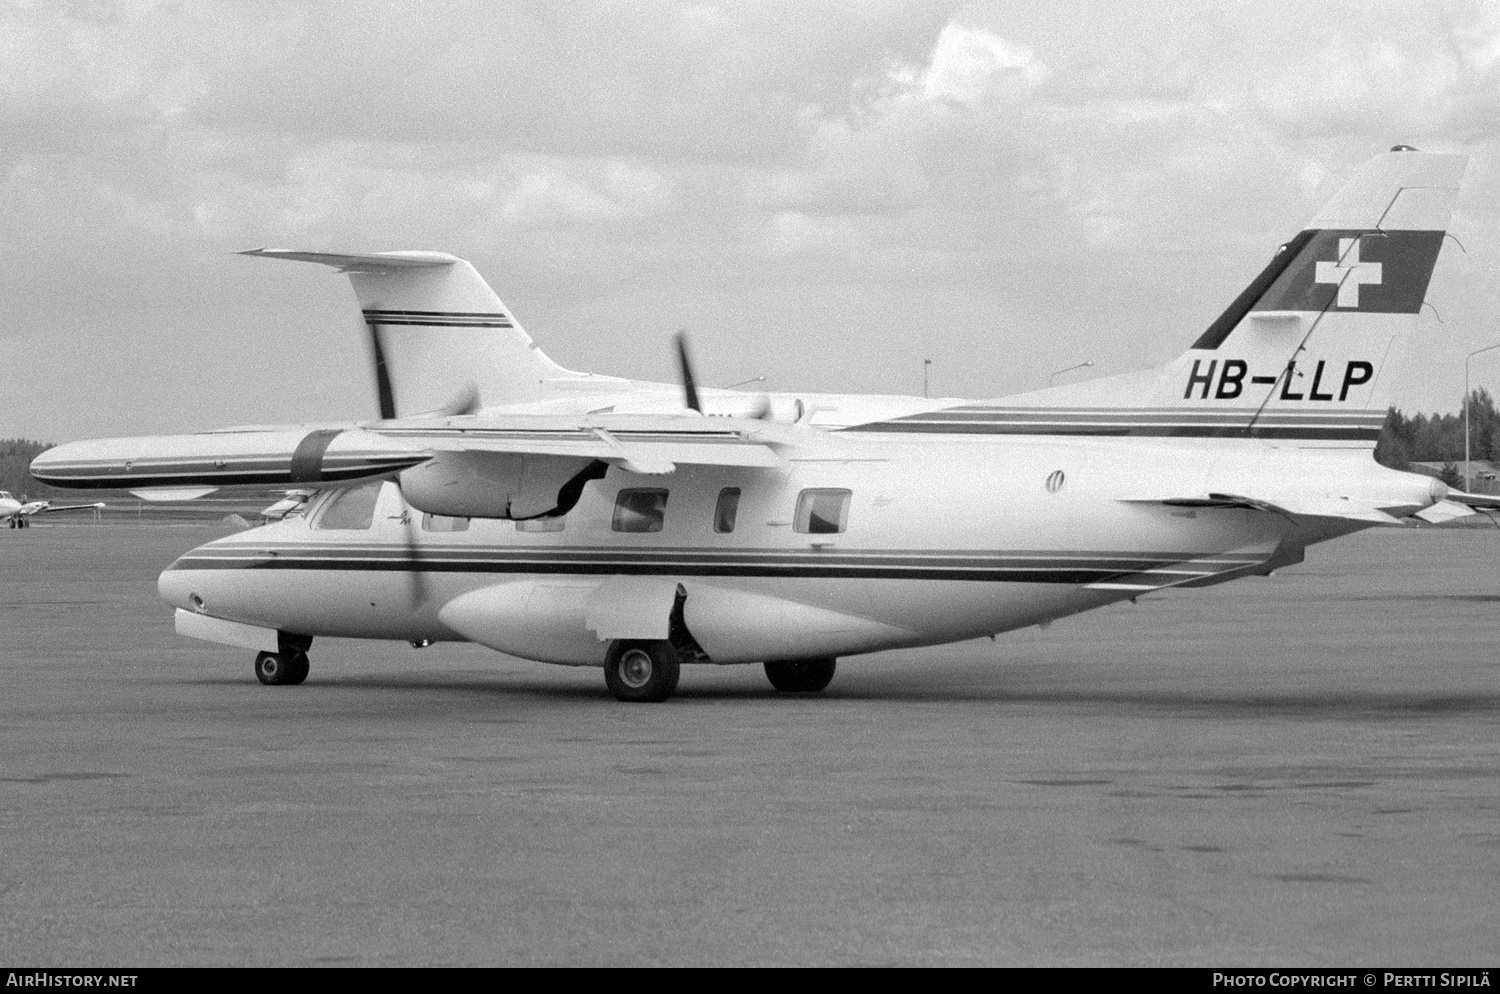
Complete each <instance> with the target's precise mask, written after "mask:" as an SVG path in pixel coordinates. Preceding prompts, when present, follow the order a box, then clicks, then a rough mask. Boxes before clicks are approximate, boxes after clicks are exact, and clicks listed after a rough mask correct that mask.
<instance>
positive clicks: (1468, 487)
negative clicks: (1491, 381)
mask: <svg viewBox="0 0 1500 994" xmlns="http://www.w3.org/2000/svg"><path fill="white" fill-rule="evenodd" d="M1490 349H1500V342H1496V343H1495V344H1494V345H1486V346H1485V347H1484V348H1482V349H1475V350H1474V351H1473V352H1470V353H1469V354H1468V355H1466V356H1464V490H1465V491H1466V492H1468V493H1472V492H1473V491H1474V483H1473V481H1472V480H1470V479H1469V474H1470V472H1471V466H1470V462H1469V406H1470V404H1469V360H1470V359H1472V358H1474V357H1475V356H1477V355H1479V353H1481V352H1488V351H1489V350H1490Z"/></svg>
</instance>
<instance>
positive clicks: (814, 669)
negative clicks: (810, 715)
mask: <svg viewBox="0 0 1500 994" xmlns="http://www.w3.org/2000/svg"><path fill="white" fill-rule="evenodd" d="M837 665H838V660H837V659H834V658H833V657H832V656H827V657H823V658H821V659H778V660H775V661H774V662H768V663H766V679H768V680H770V681H771V686H773V687H775V688H776V689H777V690H781V691H786V692H789V693H800V694H812V693H816V692H817V691H820V690H822V689H823V688H825V687H827V686H828V684H829V683H831V682H832V681H833V671H834V668H835V667H836V666H837Z"/></svg>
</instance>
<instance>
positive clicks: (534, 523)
mask: <svg viewBox="0 0 1500 994" xmlns="http://www.w3.org/2000/svg"><path fill="white" fill-rule="evenodd" d="M563 521H564V519H563V518H527V519H526V520H525V521H517V522H516V531H518V532H560V531H562V530H563Z"/></svg>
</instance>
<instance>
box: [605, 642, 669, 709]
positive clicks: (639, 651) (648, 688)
mask: <svg viewBox="0 0 1500 994" xmlns="http://www.w3.org/2000/svg"><path fill="white" fill-rule="evenodd" d="M681 672H682V670H681V666H680V661H679V659H678V657H677V650H676V649H674V648H672V643H670V642H658V641H636V640H634V639H618V640H616V641H615V642H614V643H613V644H612V645H611V646H610V647H609V655H608V656H606V657H605V658H604V682H605V683H606V684H608V685H609V689H610V691H611V692H612V693H613V694H614V695H615V697H617V698H619V699H620V700H622V701H628V702H630V703H643V702H647V701H664V700H666V699H667V698H668V697H671V696H672V691H674V690H676V689H677V678H678V676H680V675H681Z"/></svg>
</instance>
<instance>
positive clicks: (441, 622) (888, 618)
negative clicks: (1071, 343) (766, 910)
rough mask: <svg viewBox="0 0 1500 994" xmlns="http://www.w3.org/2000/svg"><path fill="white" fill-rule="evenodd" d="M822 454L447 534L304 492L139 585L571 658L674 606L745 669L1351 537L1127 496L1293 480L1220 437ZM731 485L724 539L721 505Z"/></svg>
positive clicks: (704, 643)
mask: <svg viewBox="0 0 1500 994" xmlns="http://www.w3.org/2000/svg"><path fill="white" fill-rule="evenodd" d="M821 448H822V449H824V450H825V451H822V452H820V451H819V449H820V446H819V445H816V444H815V445H810V446H808V447H806V448H804V449H803V450H800V451H799V452H798V453H797V454H796V455H795V456H794V457H793V458H791V459H790V460H789V461H788V462H787V464H786V466H785V467H784V468H782V469H774V470H768V469H756V468H736V467H707V466H697V467H691V466H683V467H679V468H678V469H677V471H676V472H674V473H671V474H667V475H660V476H651V475H640V474H634V473H626V472H622V471H620V470H618V469H611V470H610V471H609V472H608V474H607V475H606V476H605V477H604V478H603V479H601V480H596V481H593V482H591V483H590V484H589V485H588V486H587V487H586V488H585V491H584V494H583V496H582V498H581V499H580V500H579V502H578V504H577V506H576V507H574V508H573V509H572V510H571V511H570V512H569V513H568V514H567V515H566V516H565V517H563V518H560V519H553V520H552V521H551V522H550V523H548V522H520V523H517V522H512V521H505V520H484V519H473V520H471V521H469V522H468V524H467V528H466V530H462V531H434V530H429V529H431V528H434V527H437V528H444V527H452V526H453V524H454V522H453V521H451V520H446V519H432V518H431V517H430V516H424V515H422V514H420V513H419V512H416V511H413V510H411V509H410V508H409V507H408V506H407V505H406V503H405V502H404V501H403V500H402V498H401V495H400V492H399V490H398V488H397V487H396V486H395V485H394V484H391V483H386V484H385V485H384V486H383V487H382V489H381V491H380V493H379V498H378V502H377V503H376V504H375V506H374V508H373V514H371V515H370V520H369V524H368V526H367V527H352V528H341V527H329V524H330V522H332V523H333V524H338V523H339V522H338V521H337V520H332V515H331V513H330V512H329V510H328V509H329V507H330V506H331V504H332V502H333V499H334V498H333V497H332V496H330V497H324V498H320V499H319V500H318V501H315V503H314V505H313V506H312V507H311V508H310V509H309V511H308V512H307V513H306V514H305V515H303V516H301V517H296V518H292V519H289V520H287V521H284V522H280V523H277V524H272V525H267V526H264V527H261V528H257V529H254V530H251V531H247V532H244V533H240V534H236V535H232V536H229V537H227V538H223V539H219V540H217V541H215V542H211V543H209V544H207V545H205V546H202V547H200V548H198V549H195V550H193V551H192V552H190V553H188V554H187V555H185V556H183V557H182V558H181V559H179V560H178V561H177V562H176V563H174V564H173V565H172V566H171V567H170V568H169V569H168V570H166V571H165V572H164V573H163V574H162V576H161V580H160V584H159V587H160V591H161V594H162V596H163V597H164V598H165V599H166V600H167V601H169V602H170V603H172V604H174V605H176V606H177V607H179V608H181V609H184V610H186V611H191V612H195V613H200V614H205V615H208V616H211V617H213V618H220V619H226V620H229V621H234V622H240V623H243V624H248V625H254V626H258V627H261V628H271V629H277V630H280V631H283V632H291V633H296V634H298V635H303V636H319V635H323V636H345V637H358V638H379V639H403V640H410V641H422V640H429V641H441V640H453V639H471V640H474V641H479V642H482V643H484V644H486V645H489V646H491V647H493V648H496V649H500V650H502V651H505V652H508V653H511V654H513V655H517V656H522V657H525V658H530V659H537V660H541V661H545V662H554V663H571V664H598V663H600V662H602V661H603V658H604V654H605V652H606V649H607V647H608V640H609V639H610V638H615V637H631V636H632V635H633V634H634V629H633V627H632V626H637V625H638V626H640V627H641V628H642V630H649V629H652V628H653V626H654V627H657V628H661V629H662V630H663V631H664V630H665V627H666V626H667V624H668V618H667V617H666V616H667V615H668V614H670V613H671V612H672V611H673V610H674V608H677V609H680V610H681V618H680V619H678V621H679V622H681V623H685V626H686V629H687V630H688V631H689V632H690V633H691V635H692V637H693V638H694V639H696V641H697V643H698V644H699V645H700V646H701V648H702V649H703V651H704V655H706V657H707V658H708V659H710V660H712V661H714V662H725V663H728V662H754V661H762V660H766V659H774V658H799V657H806V656H809V655H814V654H819V655H828V656H835V655H848V654H853V653H861V652H871V651H877V650H882V649H889V648H897V647H903V646H916V645H931V644H940V643H945V642H952V641H958V640H962V639H968V638H973V637H977V636H982V635H989V634H994V633H998V632H1004V631H1008V630H1012V629H1016V628H1021V627H1025V626H1028V625H1033V624H1037V623H1041V622H1046V621H1049V620H1052V619H1054V618H1058V617H1062V616H1066V615H1070V614H1075V613H1077V612H1079V611H1084V610H1088V609H1090V608H1094V607H1099V606H1101V605H1104V604H1107V603H1110V602H1112V601H1116V600H1120V599H1122V598H1128V597H1134V596H1138V595H1139V594H1141V593H1144V592H1147V591H1149V590H1152V589H1158V588H1161V587H1165V586H1172V585H1183V584H1187V585H1206V584H1208V583H1214V582H1222V581H1224V580H1227V579H1232V578H1234V577H1236V576H1242V575H1247V574H1251V573H1255V572H1267V571H1268V570H1269V569H1271V568H1274V567H1275V566H1277V565H1281V564H1284V563H1285V562H1295V561H1298V560H1299V559H1300V557H1301V549H1302V548H1303V547H1304V546H1305V545H1307V544H1309V543H1311V542H1315V541H1321V540H1323V539H1325V538H1331V537H1334V536H1335V535H1339V534H1347V533H1348V532H1350V531H1353V530H1357V529H1358V528H1360V527H1364V525H1363V524H1361V523H1359V522H1348V521H1339V522H1329V523H1327V524H1325V525H1323V526H1313V525H1309V524H1308V523H1306V522H1305V521H1303V522H1302V523H1300V524H1299V523H1297V522H1294V521H1293V520H1292V519H1290V518H1287V517H1282V516H1278V515H1275V514H1266V513H1262V512H1260V511H1256V510H1252V509H1246V508H1237V507H1180V506H1168V505H1165V504H1162V503H1160V502H1149V501H1134V500H1133V499H1132V496H1133V495H1134V494H1135V493H1137V492H1140V491H1143V490H1144V488H1146V487H1147V486H1148V485H1149V487H1150V490H1151V492H1153V493H1157V494H1160V493H1163V492H1180V493H1182V494H1195V493H1210V492H1214V490H1215V489H1220V490H1229V492H1233V491H1232V490H1230V489H1229V486H1226V485H1225V483H1226V481H1227V482H1228V484H1229V485H1232V482H1233V478H1234V476H1235V474H1237V473H1244V474H1246V475H1255V476H1256V477H1258V478H1260V479H1262V480H1264V477H1265V473H1266V467H1267V466H1274V467H1275V468H1276V469H1277V470H1279V471H1280V475H1285V476H1286V477H1287V480H1288V485H1294V484H1295V483H1296V467H1295V462H1296V460H1297V459H1298V458H1299V454H1298V453H1297V452H1296V451H1292V450H1281V449H1277V448H1275V447H1273V446H1271V445H1268V444H1266V443H1264V442H1259V441H1255V440H1248V439H1247V440H1245V441H1244V442H1242V443H1237V448H1234V449H1233V451H1230V452H1226V451H1225V445H1224V443H1223V442H1222V441H1221V442H1219V443H1218V445H1217V446H1216V448H1215V450H1214V451H1213V453H1212V454H1211V456H1210V453H1208V452H1206V451H1205V450H1203V449H1201V448H1199V447H1198V446H1197V445H1194V444H1191V443H1174V442H1173V441H1171V440H1164V441H1163V440H1140V441H1139V442H1136V441H1134V440H1132V441H1129V442H1122V441H1121V440H1118V439H1109V440H1062V441H1060V440H1059V439H1057V438H1056V437H1051V438H1025V437H1005V436H997V437H973V436H967V437H963V436H959V437H953V436H937V437H928V438H927V439H924V440H922V441H920V442H918V441H913V440H908V439H904V438H900V437H895V438H893V437H891V436H866V437H864V438H850V437H848V436H844V437H834V436H830V437H829V441H828V442H827V444H826V445H823V446H821ZM1354 455H1363V454H1362V453H1356V454H1354ZM1318 458H1320V459H1323V460H1325V461H1324V462H1323V463H1322V464H1321V465H1322V466H1323V467H1324V470H1325V471H1324V473H1323V474H1322V478H1321V479H1320V480H1319V484H1320V485H1328V484H1329V483H1330V481H1329V479H1328V477H1327V473H1326V465H1327V463H1326V459H1327V454H1326V453H1321V454H1320V455H1319V456H1318ZM1372 465H1373V464H1371V463H1369V461H1368V458H1367V457H1365V458H1362V459H1354V458H1352V459H1350V460H1349V467H1350V472H1351V473H1358V474H1363V475H1364V476H1368V477H1370V480H1368V481H1366V484H1365V485H1366V486H1367V487H1369V486H1376V487H1379V488H1381V489H1382V490H1383V494H1382V495H1381V496H1380V497H1378V498H1377V497H1376V496H1374V495H1372V497H1371V501H1372V503H1377V504H1379V503H1383V504H1384V505H1385V506H1397V505H1401V506H1406V505H1410V506H1422V505H1423V504H1424V503H1425V502H1426V501H1427V498H1426V497H1425V494H1424V493H1419V491H1421V490H1423V489H1424V488H1425V487H1426V483H1425V482H1424V481H1421V480H1420V479H1418V478H1413V477H1411V476H1410V475H1409V474H1399V473H1393V472H1390V471H1383V470H1379V468H1378V467H1376V468H1375V474H1376V475H1374V476H1371V470H1370V469H1369V467H1370V466H1372ZM1164 480H1165V481H1171V482H1170V483H1167V484H1165V485H1164V482H1163V481H1164ZM1334 482H1335V483H1336V484H1342V485H1344V489H1345V490H1347V489H1349V487H1348V482H1349V481H1348V480H1342V481H1334ZM1164 486H1165V490H1164ZM734 488H737V489H738V490H739V494H738V499H737V502H736V507H735V508H734V514H733V518H734V520H733V522H732V524H731V525H730V527H729V528H728V529H725V524H726V523H725V522H724V521H723V520H721V519H722V514H721V510H722V509H721V506H720V503H721V501H722V500H723V499H724V498H723V494H724V493H725V491H726V489H734ZM626 490H630V491H665V492H666V494H665V497H664V498H659V499H660V500H661V501H662V502H663V503H662V504H661V506H660V508H659V511H660V523H659V530H651V531H621V530H618V529H619V528H620V527H621V522H620V505H621V502H622V501H623V500H626V498H622V497H621V491H626ZM808 491H825V492H838V491H847V494H848V496H847V506H846V509H845V511H844V515H845V517H844V522H843V523H844V530H843V531H841V532H831V531H824V532H810V531H808V530H807V527H808V524H807V522H806V521H800V522H799V521H798V520H797V519H798V511H799V501H801V500H802V499H803V495H804V494H806V493H807V492H808ZM1408 491H1410V492H1409V493H1408ZM337 493H338V492H335V494H337ZM833 524H835V523H825V525H824V527H831V526H832V525H833ZM716 525H717V528H718V530H716ZM627 526H628V525H627ZM547 528H557V529H559V530H542V529H547ZM619 577H629V578H631V581H630V583H629V584H628V591H625V592H621V591H618V590H616V589H615V588H616V587H619V586H620V584H619V583H618V581H615V580H614V578H619ZM612 581H614V582H613V585H612ZM643 590H644V591H645V593H642V591H643ZM653 591H654V593H653ZM679 598H685V600H683V601H682V602H681V603H674V602H675V601H677V600H678V599H679ZM653 614H659V615H661V617H646V616H648V615H653ZM636 615H639V616H640V617H635V616H636Z"/></svg>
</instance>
